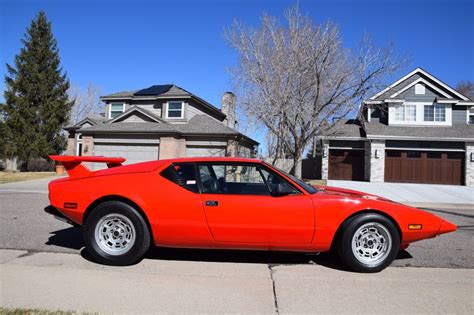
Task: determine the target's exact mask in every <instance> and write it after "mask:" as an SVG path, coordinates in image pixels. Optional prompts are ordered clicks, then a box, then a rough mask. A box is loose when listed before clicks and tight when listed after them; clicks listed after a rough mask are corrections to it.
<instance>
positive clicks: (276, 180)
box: [261, 168, 299, 194]
mask: <svg viewBox="0 0 474 315" xmlns="http://www.w3.org/2000/svg"><path fill="white" fill-rule="evenodd" d="M261 172H262V174H263V177H264V178H265V181H266V182H267V184H268V187H270V190H271V192H272V193H275V192H277V191H278V188H277V187H278V185H280V187H279V188H281V186H282V185H283V186H284V189H285V190H286V191H288V192H290V194H298V193H299V191H298V190H297V189H296V188H295V187H293V186H292V185H291V184H290V183H288V182H287V181H286V180H284V179H283V178H281V177H280V176H279V175H277V174H275V173H273V172H269V171H268V170H266V169H264V168H262V169H261Z"/></svg>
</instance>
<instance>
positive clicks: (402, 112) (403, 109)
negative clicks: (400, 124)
mask: <svg viewBox="0 0 474 315" xmlns="http://www.w3.org/2000/svg"><path fill="white" fill-rule="evenodd" d="M394 113H395V121H416V105H402V104H399V105H395V108H394Z"/></svg>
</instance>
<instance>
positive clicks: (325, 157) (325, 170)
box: [321, 140, 329, 180]
mask: <svg viewBox="0 0 474 315" xmlns="http://www.w3.org/2000/svg"><path fill="white" fill-rule="evenodd" d="M322 144H323V150H322V153H321V156H322V160H321V179H326V180H327V179H328V178H329V141H324V140H323V142H322Z"/></svg>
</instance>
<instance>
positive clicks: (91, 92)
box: [68, 83, 104, 124]
mask: <svg viewBox="0 0 474 315" xmlns="http://www.w3.org/2000/svg"><path fill="white" fill-rule="evenodd" d="M68 96H69V99H70V100H71V101H74V106H73V107H72V111H71V117H70V123H71V124H76V123H78V122H80V121H81V120H83V119H84V118H86V117H99V116H100V114H101V113H102V112H103V110H104V108H103V104H102V102H101V101H100V88H99V87H97V86H94V85H93V84H91V83H89V84H88V85H87V87H86V88H81V87H79V86H76V85H74V86H71V87H70V88H69V90H68Z"/></svg>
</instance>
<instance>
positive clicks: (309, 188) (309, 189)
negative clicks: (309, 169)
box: [272, 166, 318, 195]
mask: <svg viewBox="0 0 474 315" xmlns="http://www.w3.org/2000/svg"><path fill="white" fill-rule="evenodd" d="M272 167H273V168H275V169H277V170H278V171H279V172H280V173H283V174H285V175H286V176H288V177H289V178H291V180H292V181H294V182H295V183H297V184H298V185H299V186H300V187H301V188H303V189H304V190H306V192H307V193H309V194H311V195H312V194H315V193H316V192H317V191H318V190H317V189H316V188H315V187H314V186H311V185H310V184H308V183H305V182H304V181H302V180H301V179H299V178H296V177H295V176H293V175H290V174H288V173H287V172H285V171H283V170H281V169H279V168H278V167H275V166H272Z"/></svg>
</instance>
